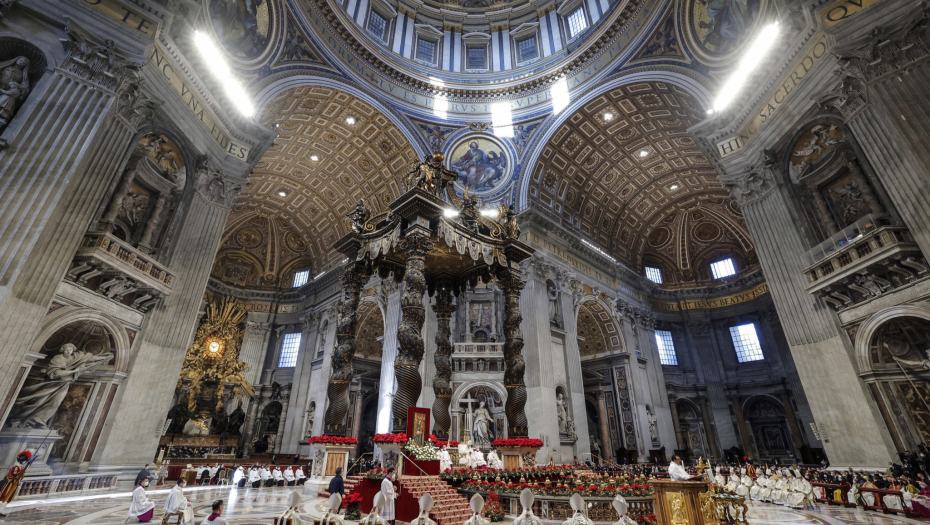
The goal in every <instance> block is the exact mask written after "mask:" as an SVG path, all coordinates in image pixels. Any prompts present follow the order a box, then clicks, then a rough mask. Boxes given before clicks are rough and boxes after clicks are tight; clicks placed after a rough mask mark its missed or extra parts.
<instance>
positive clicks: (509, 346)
mask: <svg viewBox="0 0 930 525" xmlns="http://www.w3.org/2000/svg"><path fill="white" fill-rule="evenodd" d="M497 284H498V286H499V287H500V288H501V290H502V291H503V292H504V338H505V339H504V363H505V364H506V369H505V370H504V388H506V389H507V401H506V402H505V403H504V412H505V413H506V414H507V427H508V428H507V433H508V434H507V437H509V438H518V437H528V436H529V428H528V426H527V420H526V411H525V410H524V407H525V406H526V385H525V384H524V382H523V375H524V372H525V371H526V362H525V361H524V360H523V332H522V331H520V322H521V321H523V314H521V313H520V291H521V290H523V287H524V286H526V281H524V280H522V279H520V271H519V270H517V269H516V268H508V269H506V270H502V271H501V272H500V274H499V275H498V281H497Z"/></svg>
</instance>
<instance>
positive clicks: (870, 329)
mask: <svg viewBox="0 0 930 525" xmlns="http://www.w3.org/2000/svg"><path fill="white" fill-rule="evenodd" d="M899 317H916V318H917V319H923V320H925V321H930V305H927V304H902V305H898V306H892V307H890V308H885V309H884V310H881V311H879V312H878V313H875V314H873V315H872V316H871V317H869V318H868V319H866V320H865V322H863V323H862V324H861V325H860V326H859V330H858V331H857V332H856V337H855V343H854V344H855V354H856V363H857V364H858V366H859V373H860V374H864V373H867V372H872V371H873V366H872V360H871V353H870V346H871V342H872V338H873V337H875V334H876V333H877V332H878V330H879V328H881V326H882V325H884V324H885V323H887V322H888V321H891V320H893V319H895V318H899Z"/></svg>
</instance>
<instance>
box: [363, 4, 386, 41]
mask: <svg viewBox="0 0 930 525" xmlns="http://www.w3.org/2000/svg"><path fill="white" fill-rule="evenodd" d="M386 28H387V20H385V19H384V17H383V16H381V15H379V14H378V13H377V12H376V11H372V12H371V14H369V15H368V32H369V33H371V34H373V35H374V36H376V37H378V40H381V41H382V42H384V30H385V29H386Z"/></svg>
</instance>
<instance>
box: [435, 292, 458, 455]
mask: <svg viewBox="0 0 930 525" xmlns="http://www.w3.org/2000/svg"><path fill="white" fill-rule="evenodd" d="M433 311H434V312H436V352H435V354H434V355H433V362H434V363H435V365H436V375H435V376H434V377H433V393H434V394H436V400H435V401H433V421H434V422H435V423H434V429H435V434H436V437H438V438H439V439H449V429H450V428H451V427H452V418H451V417H450V416H449V405H450V404H451V403H452V383H451V381H452V342H451V341H450V340H449V336H450V335H451V333H452V332H451V330H450V328H449V320H450V319H451V318H452V312H454V311H455V304H453V303H452V290H451V289H450V287H447V286H444V285H443V286H441V288H440V289H439V290H437V291H436V304H434V305H433Z"/></svg>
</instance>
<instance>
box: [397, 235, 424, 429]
mask: <svg viewBox="0 0 930 525" xmlns="http://www.w3.org/2000/svg"><path fill="white" fill-rule="evenodd" d="M400 247H401V248H402V249H403V250H404V252H405V253H406V256H407V267H406V270H405V272H404V293H403V295H401V297H400V308H401V312H402V314H401V321H400V326H399V327H398V328H397V357H396V358H395V359H394V377H395V378H396V379H397V391H396V392H394V402H393V404H392V405H391V413H392V414H393V416H394V417H393V429H394V432H406V431H407V409H408V408H409V407H412V406H414V405H416V403H417V398H419V397H420V390H421V389H422V387H423V380H422V379H421V378H420V361H422V360H423V350H424V345H423V336H422V331H423V321H424V319H425V317H426V311H425V309H424V308H423V293H424V292H425V291H426V275H425V274H424V273H423V268H424V265H425V263H424V259H425V258H426V252H428V251H430V250H432V249H433V243H432V242H430V240H429V237H427V236H426V234H425V233H423V232H419V231H416V232H413V233H409V234H407V237H406V239H405V240H404V241H403V242H402V243H401V244H400Z"/></svg>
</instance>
